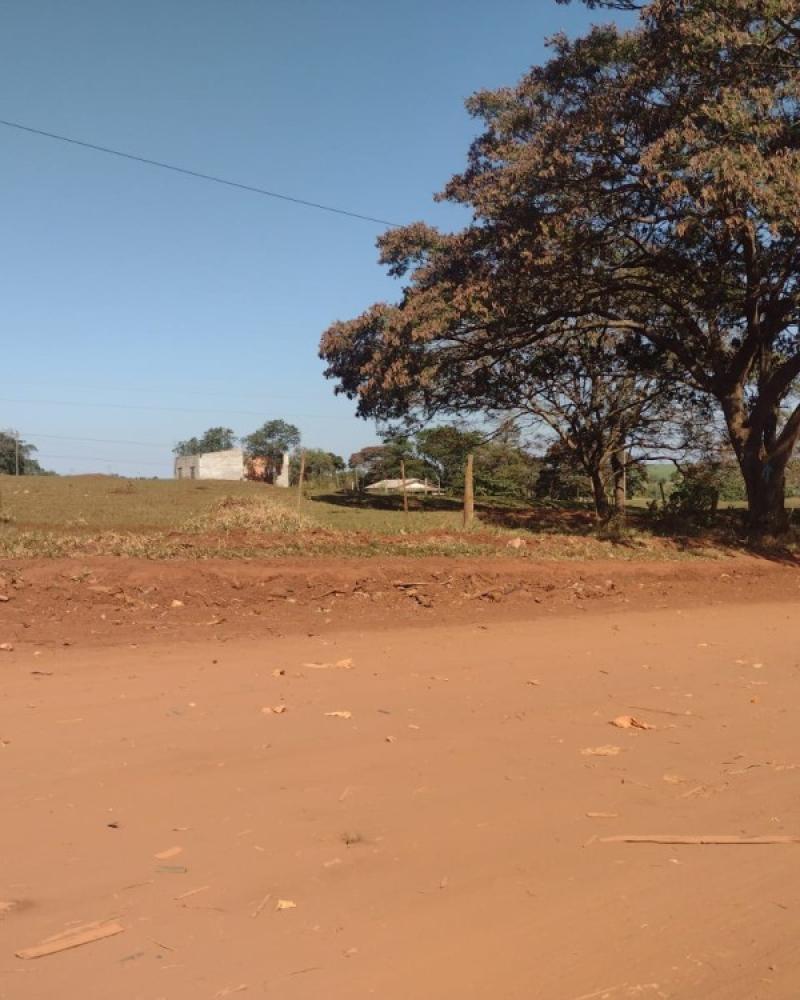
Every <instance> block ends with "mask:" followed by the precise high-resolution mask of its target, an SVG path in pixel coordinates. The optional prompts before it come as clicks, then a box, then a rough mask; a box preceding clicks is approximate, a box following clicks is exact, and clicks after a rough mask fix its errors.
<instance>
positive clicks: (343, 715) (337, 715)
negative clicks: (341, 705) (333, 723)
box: [325, 709, 353, 719]
mask: <svg viewBox="0 0 800 1000" xmlns="http://www.w3.org/2000/svg"><path fill="white" fill-rule="evenodd" d="M325 715H327V716H328V717H329V718H331V719H352V717H353V713H352V712H348V711H347V710H346V709H343V710H342V711H340V712H326V713H325Z"/></svg>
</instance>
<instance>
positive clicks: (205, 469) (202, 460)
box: [175, 448, 244, 480]
mask: <svg viewBox="0 0 800 1000" xmlns="http://www.w3.org/2000/svg"><path fill="white" fill-rule="evenodd" d="M175 478H176V479H230V480H239V479H244V452H243V451H242V449H241V448H228V449H226V450H225V451H207V452H204V453H203V454H202V455H180V456H178V458H176V459H175Z"/></svg>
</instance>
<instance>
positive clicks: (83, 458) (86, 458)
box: [36, 452, 172, 469]
mask: <svg viewBox="0 0 800 1000" xmlns="http://www.w3.org/2000/svg"><path fill="white" fill-rule="evenodd" d="M36 457H37V459H39V458H46V459H53V458H58V459H63V460H64V461H68V462H105V463H106V464H107V465H135V466H136V467H137V468H138V467H139V466H140V465H155V466H158V468H159V469H161V468H164V466H168V465H171V464H172V462H171V460H170V459H164V461H163V462H152V461H145V460H143V459H138V458H137V459H125V458H101V457H100V456H99V455H53V454H48V453H47V452H37V453H36Z"/></svg>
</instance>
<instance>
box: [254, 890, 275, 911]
mask: <svg viewBox="0 0 800 1000" xmlns="http://www.w3.org/2000/svg"><path fill="white" fill-rule="evenodd" d="M271 898H272V893H271V892H268V893H267V894H266V896H264V898H263V899H262V900H261V902H260V903H259V904H258V906H257V907H256V908H255V909H254V910H253V912H252V913H251V914H250V916H251V917H257V916H258V915H259V913H261V911H262V910H263V909H264V907H265V906H266V905H267V903H268V902H269V901H270V899H271Z"/></svg>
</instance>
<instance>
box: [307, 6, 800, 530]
mask: <svg viewBox="0 0 800 1000" xmlns="http://www.w3.org/2000/svg"><path fill="white" fill-rule="evenodd" d="M590 6H606V7H616V8H618V9H641V15H640V19H639V24H638V26H637V27H635V28H634V29H632V30H630V31H621V30H620V29H618V28H616V27H615V26H601V27H596V28H594V29H593V30H592V31H591V32H590V33H589V34H587V35H586V36H585V37H583V38H579V39H577V40H575V41H569V40H568V39H566V38H565V37H563V36H559V37H557V38H556V39H554V40H553V42H552V48H553V56H552V58H551V59H550V61H549V62H547V63H546V64H545V65H543V66H539V67H534V68H533V69H532V70H531V71H530V72H529V73H528V74H527V75H526V76H525V77H524V78H523V79H522V80H521V81H520V82H519V83H518V84H517V85H516V86H513V87H505V88H501V89H499V90H495V91H484V92H480V93H478V94H476V95H475V96H474V97H472V98H471V99H470V101H469V102H468V108H469V110H470V112H471V113H472V114H473V115H474V116H475V117H476V118H477V119H478V120H479V121H481V122H482V125H483V132H482V134H481V135H479V137H478V138H477V139H476V140H475V142H474V143H473V145H472V147H471V149H470V153H469V158H468V163H467V167H466V169H465V170H464V172H463V173H461V174H459V175H457V176H455V177H453V178H452V179H451V181H450V182H449V183H448V184H447V186H446V187H445V190H444V192H443V194H442V195H441V196H440V197H442V198H445V199H447V200H450V201H453V202H456V203H459V204H462V205H464V206H466V207H467V208H469V209H470V211H471V212H472V215H473V221H472V222H471V224H470V225H468V226H467V227H466V228H465V229H463V230H462V231H460V232H457V233H453V234H445V233H441V232H438V231H437V230H435V229H433V228H432V227H429V226H427V225H425V224H423V223H416V224H413V225H411V226H407V227H403V228H400V229H395V230H391V231H389V232H388V233H386V234H385V235H384V236H383V237H382V238H381V239H380V241H379V247H380V254H381V260H382V261H383V263H384V264H386V265H387V266H388V269H389V272H390V274H393V275H394V276H396V277H398V278H400V279H402V280H403V281H404V290H403V294H402V298H401V300H400V302H399V303H398V304H396V305H387V304H385V303H379V304H377V305H375V306H373V307H371V308H370V309H368V310H367V311H366V312H365V313H364V314H362V315H361V316H360V317H358V318H357V319H354V320H350V321H348V322H341V323H335V324H333V325H332V326H331V327H330V328H329V330H328V331H327V332H326V333H325V335H324V336H323V339H322V343H321V355H322V357H323V358H324V359H325V360H326V361H327V364H328V368H327V375H328V376H329V377H331V378H334V379H336V380H337V383H338V386H337V388H338V391H341V392H345V393H347V394H348V395H350V396H351V397H353V398H356V399H357V400H358V409H359V412H360V413H361V414H362V415H364V416H378V417H380V418H384V419H385V418H387V417H392V416H398V415H401V414H405V413H407V412H409V411H410V410H413V409H418V410H420V411H422V412H426V413H428V414H431V413H438V412H464V411H478V410H484V411H487V410H488V411H495V412H496V411H500V410H508V409H513V408H514V407H515V406H516V405H517V403H518V399H519V393H520V390H521V389H526V388H527V387H530V386H532V385H535V384H540V376H541V373H542V372H543V371H546V370H547V359H548V358H549V357H552V356H553V354H552V352H553V351H554V350H555V351H556V352H558V351H559V349H563V352H564V353H563V356H566V355H567V354H568V353H569V354H572V348H571V346H570V345H571V344H572V345H574V343H575V338H576V337H577V338H579V340H580V339H585V338H587V337H589V336H590V335H591V333H592V331H597V332H602V333H603V335H604V336H607V337H610V338H613V339H614V341H615V345H616V346H615V350H616V351H617V354H618V357H619V358H620V359H621V360H622V361H623V362H624V363H625V364H626V365H629V366H630V371H631V373H632V374H634V375H636V374H641V373H642V371H643V370H644V369H643V368H642V363H643V359H644V363H645V365H647V364H651V363H653V362H655V363H656V364H657V367H658V369H659V376H660V377H663V378H665V379H667V380H668V381H669V382H671V383H673V384H675V385H678V386H681V387H686V389H687V390H689V391H691V392H697V393H701V394H703V395H705V396H707V397H709V398H712V399H713V400H715V401H716V402H717V404H718V405H719V406H720V407H721V410H722V412H723V414H724V418H725V423H726V426H727V431H728V434H729V437H730V441H731V444H732V447H733V450H734V453H735V455H736V459H737V461H738V464H739V466H740V469H741V472H742V475H743V477H744V480H745V484H746V489H747V495H748V501H749V508H750V515H751V519H752V523H753V525H754V526H756V527H775V526H779V525H780V524H781V523H783V494H784V479H785V470H786V465H787V462H788V460H789V458H790V457H791V454H792V450H793V448H794V445H795V443H796V441H797V438H798V435H799V434H800V406H798V405H797V404H796V402H792V392H793V387H794V385H795V382H796V380H797V378H798V375H800V331H799V330H798V324H800V114H799V113H798V107H800V72H799V71H800V11H799V10H798V5H797V2H796V0H653V2H651V3H648V4H639V3H622V2H620V3H614V2H600V0H598V3H597V4H590ZM648 359H649V360H648Z"/></svg>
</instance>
